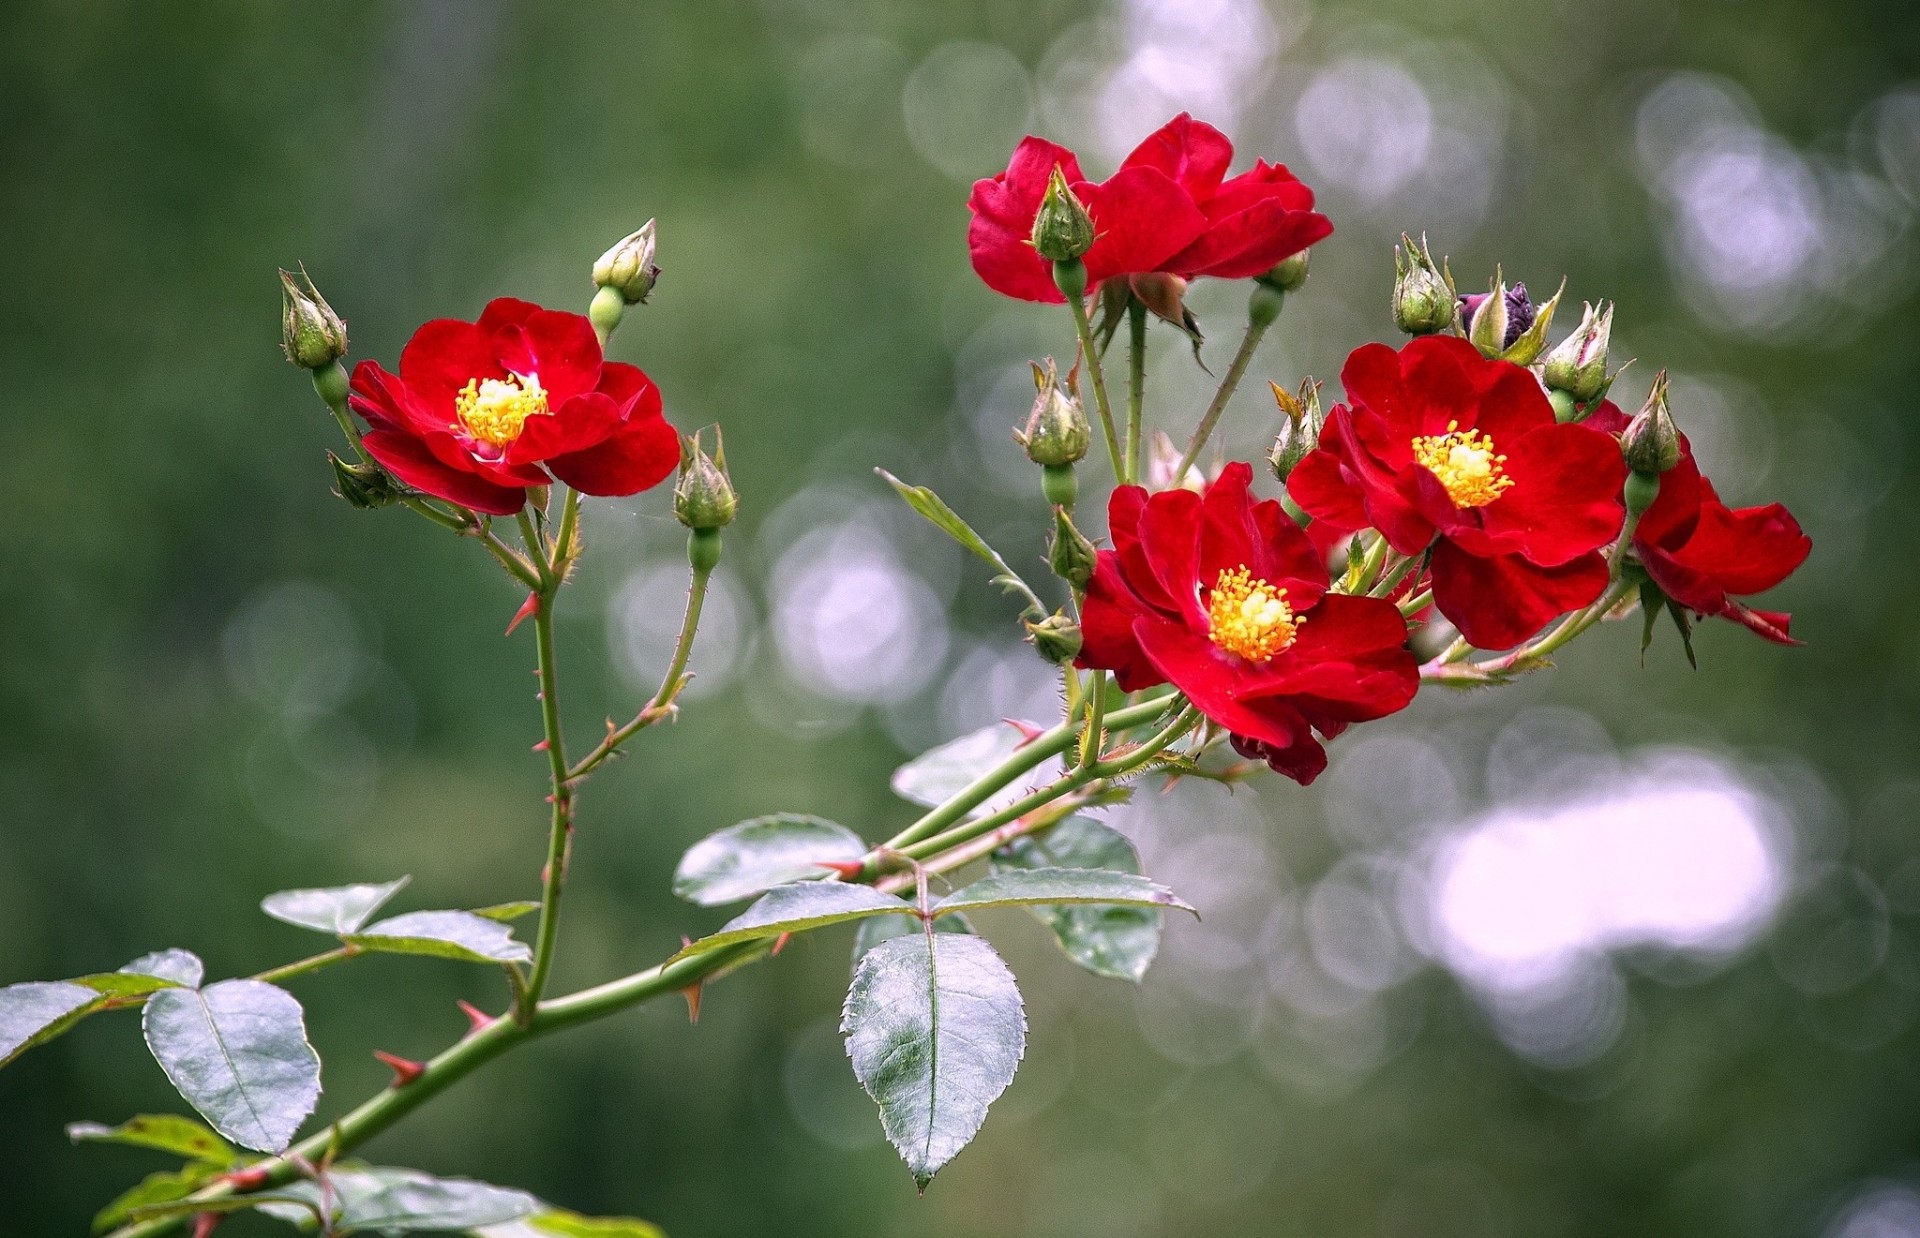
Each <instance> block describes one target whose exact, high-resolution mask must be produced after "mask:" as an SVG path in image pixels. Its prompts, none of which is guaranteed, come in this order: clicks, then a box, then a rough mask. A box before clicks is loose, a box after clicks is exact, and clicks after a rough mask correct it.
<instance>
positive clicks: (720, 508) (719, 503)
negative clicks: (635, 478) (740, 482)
mask: <svg viewBox="0 0 1920 1238" xmlns="http://www.w3.org/2000/svg"><path fill="white" fill-rule="evenodd" d="M714 440H715V447H714V450H715V455H714V456H709V455H707V453H706V452H705V451H704V450H702V448H701V446H700V436H699V435H698V434H695V435H693V436H692V437H690V438H688V439H687V440H686V441H685V442H684V443H683V444H682V445H681V450H680V480H679V481H677V482H675V483H674V486H673V517H674V519H676V520H678V521H679V522H680V523H681V524H683V525H685V526H687V527H688V528H689V529H723V528H725V527H726V526H728V525H730V524H732V523H733V518H734V515H735V514H736V513H737V512H738V511H739V510H740V500H739V497H738V496H737V495H735V494H734V492H733V482H732V480H731V479H729V478H728V476H727V448H726V444H725V443H724V442H723V441H721V440H720V432H719V430H718V429H716V430H715V431H714Z"/></svg>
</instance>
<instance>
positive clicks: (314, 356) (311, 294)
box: [280, 266, 347, 370]
mask: <svg viewBox="0 0 1920 1238" xmlns="http://www.w3.org/2000/svg"><path fill="white" fill-rule="evenodd" d="M280 296H281V305H282V317H281V332H280V338H281V344H282V346H283V347H285V349H286V352H287V360H289V361H291V362H293V363H294V364H295V365H297V366H299V367H301V368H302V369H306V370H321V369H325V368H326V367H328V366H330V365H332V364H333V363H334V362H336V361H338V360H340V358H342V357H344V356H346V355H347V324H346V323H344V322H341V321H340V315H338V314H336V313H334V312H333V307H332V306H331V305H328V304H327V299H326V298H325V297H323V296H321V295H320V290H319V289H317V288H315V287H314V286H313V280H311V279H310V278H308V276H307V268H306V267H305V266H302V267H301V268H300V273H299V274H298V275H295V274H294V273H293V272H291V271H282V272H280Z"/></svg>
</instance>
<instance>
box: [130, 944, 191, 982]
mask: <svg viewBox="0 0 1920 1238" xmlns="http://www.w3.org/2000/svg"><path fill="white" fill-rule="evenodd" d="M120 974H122V975H125V976H153V977H156V978H158V979H160V980H165V981H167V982H168V983H170V984H177V985H182V986H184V987H186V988H189V989H197V988H199V987H200V982H201V981H202V980H204V979H206V975H207V965H206V964H205V963H202V962H201V961H200V956H199V955H197V954H195V953H194V952H193V951H191V950H179V949H167V950H155V951H154V952H153V953H152V954H143V955H141V956H140V957H139V958H137V959H135V960H134V961H133V962H131V963H129V964H127V965H126V966H125V967H122V968H121V969H120Z"/></svg>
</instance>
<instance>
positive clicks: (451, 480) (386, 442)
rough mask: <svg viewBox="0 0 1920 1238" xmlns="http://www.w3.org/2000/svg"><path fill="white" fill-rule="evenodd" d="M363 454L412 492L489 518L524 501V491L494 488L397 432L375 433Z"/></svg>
mask: <svg viewBox="0 0 1920 1238" xmlns="http://www.w3.org/2000/svg"><path fill="white" fill-rule="evenodd" d="M361 442H362V445H363V446H365V447H366V449H367V454H368V455H370V456H372V457H373V458H374V459H375V460H377V461H379V462H380V466H381V467H382V468H384V469H386V470H387V472H389V473H392V474H393V475H394V476H395V477H397V478H399V479H400V480H401V481H403V482H405V483H406V484H407V485H409V486H412V487H413V488H414V489H415V490H419V491H422V492H423V493H426V494H430V495H433V496H434V497H435V498H439V499H446V500H447V501H448V502H450V503H458V504H460V506H462V507H471V508H472V509H473V510H474V511H477V512H486V513H487V514H489V515H493V516H511V515H513V514H514V513H515V512H517V511H519V510H520V508H521V506H522V505H523V504H524V503H525V502H526V500H527V492H526V491H525V490H520V489H515V488H512V487H508V486H496V485H494V484H493V483H491V482H489V481H486V480H484V479H482V478H480V477H477V476H475V475H474V474H472V473H465V472H461V471H460V470H459V469H456V468H452V467H450V466H448V465H447V464H445V463H443V462H442V461H440V460H439V459H438V458H436V457H435V456H434V454H433V453H432V452H430V451H428V450H427V448H426V445H425V444H424V443H422V442H421V441H420V439H418V438H416V437H414V436H413V435H410V434H402V433H400V432H399V431H397V430H375V431H373V432H372V433H370V434H368V435H367V436H366V437H365V438H364V439H362V440H361Z"/></svg>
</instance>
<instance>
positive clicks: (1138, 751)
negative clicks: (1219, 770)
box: [114, 697, 1199, 1238]
mask: <svg viewBox="0 0 1920 1238" xmlns="http://www.w3.org/2000/svg"><path fill="white" fill-rule="evenodd" d="M1173 699H1174V698H1171V697H1166V698H1160V699H1158V700H1154V701H1149V702H1147V703H1145V704H1142V705H1136V706H1133V707H1131V708H1128V709H1123V710H1117V711H1115V712H1114V713H1113V714H1112V715H1110V717H1109V721H1110V722H1111V723H1112V724H1113V725H1114V727H1115V729H1116V730H1117V729H1124V728H1126V727H1133V726H1138V725H1140V724H1142V723H1146V722H1151V721H1153V720H1154V719H1156V718H1158V717H1160V716H1161V715H1163V714H1164V713H1165V712H1166V709H1167V706H1168V705H1169V703H1170V702H1171V701H1172V700H1173ZM1198 716H1199V715H1198V714H1197V713H1196V712H1195V711H1194V710H1193V709H1192V708H1191V707H1186V708H1183V709H1182V710H1181V711H1180V712H1179V714H1178V715H1177V716H1176V717H1175V718H1174V719H1173V720H1172V721H1171V722H1169V723H1168V724H1167V725H1166V726H1165V727H1163V728H1162V729H1161V730H1160V731H1158V732H1157V733H1155V734H1154V735H1153V736H1152V737H1151V738H1149V739H1147V740H1146V741H1144V742H1142V743H1141V744H1140V745H1139V746H1137V747H1134V748H1129V749H1125V750H1122V751H1121V752H1118V753H1116V754H1114V755H1113V756H1111V757H1110V758H1108V759H1106V760H1103V761H1100V762H1097V763H1095V764H1094V765H1093V766H1092V767H1089V768H1081V769H1076V770H1074V771H1073V772H1072V773H1069V774H1067V775H1066V776H1065V777H1063V778H1061V779H1059V780H1057V781H1056V782H1054V783H1052V784H1050V785H1049V786H1048V787H1046V788H1043V789H1041V790H1039V791H1036V792H1034V793H1033V794H1031V795H1028V796H1026V797H1025V798H1024V799H1022V800H1021V801H1020V802H1019V803H1018V804H1016V805H1013V806H1012V807H1011V808H1009V809H1006V810H1002V811H1001V812H998V813H994V814H992V815H990V816H987V817H983V818H981V819H979V820H977V821H969V822H967V823H966V824H965V825H963V826H960V827H959V828H957V829H954V830H952V831H949V838H950V839H951V841H950V842H946V843H944V844H943V852H935V851H932V850H929V849H928V848H927V847H921V848H915V849H914V850H915V852H918V853H920V854H924V855H926V856H927V862H926V863H925V865H924V871H926V872H945V871H949V870H951V869H954V868H957V867H959V866H961V865H962V864H965V863H968V862H970V861H972V860H975V859H978V858H980V857H981V856H983V855H985V854H987V852H989V851H991V850H992V849H993V848H994V847H998V846H1001V845H1004V844H1005V843H1006V842H1008V841H1010V840H1011V839H1014V838H1017V837H1020V836H1021V835H1024V834H1031V833H1036V832H1038V831H1040V830H1043V829H1046V828H1047V827H1049V826H1051V825H1054V824H1055V823H1057V822H1058V821H1059V820H1061V819H1062V818H1063V817H1065V816H1066V815H1067V814H1068V813H1069V812H1071V811H1073V809H1075V808H1078V807H1080V806H1081V805H1082V804H1084V803H1087V802H1089V801H1090V800H1092V799H1093V798H1094V797H1095V796H1096V795H1097V794H1098V793H1099V791H1100V790H1103V789H1104V787H1105V784H1107V783H1109V782H1110V781H1111V780H1113V779H1116V778H1120V777H1123V776H1125V775H1127V774H1129V773H1132V772H1133V771H1135V770H1137V769H1139V768H1140V767H1142V766H1144V765H1146V764H1147V763H1148V762H1150V761H1151V760H1153V759H1154V758H1155V757H1156V756H1158V755H1159V754H1160V753H1161V752H1162V751H1163V750H1164V749H1165V748H1166V747H1167V746H1168V745H1170V744H1172V743H1173V742H1175V741H1176V740H1177V739H1179V738H1180V736H1181V735H1183V734H1185V733H1186V732H1187V730H1189V729H1190V728H1191V727H1192V725H1193V723H1194V722H1195V721H1196V720H1197V718H1198ZM1072 740H1073V731H1072V730H1071V729H1070V728H1068V727H1066V726H1064V725H1063V726H1060V727H1056V728H1054V730H1053V731H1050V732H1048V733H1047V735H1046V736H1043V737H1041V739H1037V740H1035V741H1034V742H1033V743H1032V744H1029V745H1027V747H1026V748H1024V749H1022V754H1025V753H1027V752H1028V751H1029V750H1031V749H1034V748H1040V749H1041V750H1042V751H1041V752H1040V753H1039V754H1038V755H1037V756H1035V757H1034V759H1032V760H1031V761H1029V762H1027V763H1025V764H1022V765H1020V766H1019V767H1018V768H1009V766H1010V765H1011V764H1012V763H1011V762H1009V763H1005V764H1003V765H1002V766H1001V767H1000V771H999V773H1000V778H999V781H998V782H997V783H994V784H993V785H990V786H987V787H985V788H984V790H983V791H981V793H980V797H979V798H984V797H985V796H986V795H991V794H992V793H993V792H994V791H996V790H999V789H1000V788H1001V787H1004V786H1005V785H1007V784H1008V783H1010V782H1012V781H1014V780H1015V779H1017V778H1018V777H1020V775H1021V774H1023V773H1025V772H1026V771H1027V770H1028V769H1031V768H1032V766H1033V765H1036V764H1038V763H1039V761H1040V760H1042V759H1044V758H1045V757H1046V756H1049V755H1057V754H1058V753H1059V752H1061V751H1063V750H1064V748H1065V747H1067V746H1068V745H1070V744H1071V743H1072ZM988 777H989V778H991V777H992V775H989V776H988ZM981 781H982V782H985V781H986V779H982V780H981ZM979 789H980V783H976V784H974V785H973V786H969V787H968V788H967V789H965V790H963V791H962V792H960V794H959V795H958V796H956V797H955V798H954V799H953V800H949V801H948V802H947V804H944V805H942V806H941V807H942V808H943V809H951V808H952V807H953V805H955V804H956V803H959V802H960V801H962V800H966V801H967V802H968V804H969V806H971V804H977V803H978V802H979V798H973V797H974V793H975V792H976V790H979ZM965 811H966V809H965V808H958V809H954V817H955V819H957V817H958V816H959V815H963V814H964V813H965ZM929 845H930V844H929ZM914 879H915V877H914V874H912V873H902V874H894V875H892V876H891V877H889V879H888V881H889V882H899V881H901V880H904V881H906V882H909V883H910V882H912V881H913V880H914ZM771 944H772V943H771V942H769V941H766V940H760V941H748V942H740V943H737V944H735V945H732V946H726V947H723V948H721V949H718V950H710V951H707V952H705V953H702V954H695V955H689V956H687V957H685V958H679V959H676V960H674V961H671V962H666V963H660V964H656V965H654V966H652V967H649V968H646V969H644V970H642V971H637V972H634V973H633V974H631V975H628V976H622V977H620V978H619V979H617V980H611V981H608V982H607V983H605V984H600V985H595V986H593V987H592V988H587V989H582V990H580V991H578V992H575V993H570V994H567V995H566V996H564V997H556V998H551V999H548V1000H545V1001H537V1002H534V1003H531V1004H530V1005H531V1008H530V1010H529V1011H528V1012H527V1014H526V1015H525V1017H523V1018H517V1019H516V1018H509V1017H506V1016H501V1017H499V1018H495V1019H494V1020H493V1021H491V1022H489V1023H487V1024H484V1025H483V1026H481V1027H479V1028H478V1029H476V1030H474V1031H473V1032H471V1033H469V1034H468V1035H467V1036H466V1037H464V1038H463V1039H461V1040H460V1041H459V1042H457V1043H456V1044H454V1045H452V1046H451V1047H450V1048H448V1049H446V1050H444V1051H443V1052H441V1053H440V1054H439V1055H437V1056H436V1057H434V1058H433V1059H432V1060H431V1061H429V1062H427V1063H426V1064H425V1067H424V1068H423V1069H422V1071H421V1072H420V1074H419V1075H418V1076H416V1077H415V1078H414V1079H412V1080H411V1081H410V1082H407V1083H395V1084H393V1085H391V1086H389V1087H387V1088H384V1089H382V1090H381V1091H380V1092H378V1093H376V1094H375V1095H374V1096H372V1097H371V1098H369V1099H368V1100H366V1101H364V1102H362V1103H361V1104H360V1105H359V1106H358V1107H357V1108H355V1109H353V1110H352V1111H350V1112H349V1113H347V1114H346V1115H345V1116H343V1117H341V1118H340V1119H338V1120H337V1121H335V1122H333V1123H332V1124H331V1125H329V1126H328V1127H326V1128H325V1129H324V1130H320V1131H316V1132H315V1133H314V1134H312V1135H310V1136H308V1137H307V1138H306V1139H304V1140H302V1141H301V1142H299V1143H297V1144H295V1145H294V1146H293V1147H292V1148H290V1149H288V1150H287V1151H286V1152H284V1153H282V1154H280V1155H279V1156H273V1157H268V1158H266V1159H264V1160H261V1161H258V1162H256V1163H254V1164H252V1165H250V1166H248V1167H247V1168H248V1170H249V1171H250V1173H249V1179H248V1186H247V1190H246V1192H242V1191H240V1190H239V1189H238V1188H236V1187H235V1185H234V1184H233V1182H232V1181H231V1180H221V1181H217V1182H215V1183H214V1184H212V1185H210V1186H207V1187H203V1188H201V1190H199V1191H198V1192H196V1193H195V1194H194V1195H193V1196H191V1197H190V1200H189V1201H188V1202H192V1203H202V1204H208V1205H214V1204H217V1203H219V1202H221V1201H223V1200H229V1199H232V1198H233V1197H234V1196H236V1195H238V1194H242V1193H251V1192H255V1191H262V1190H268V1189H271V1188H273V1187H277V1186H282V1185H285V1184H286V1183H288V1182H291V1181H293V1180H294V1179H296V1178H299V1177H302V1176H303V1175H304V1173H305V1168H304V1167H306V1166H311V1165H312V1164H314V1163H315V1162H318V1161H320V1160H322V1158H325V1157H328V1156H329V1155H331V1156H339V1155H343V1154H345V1153H348V1152H351V1151H353V1150H354V1149H355V1148H358V1147H359V1146H360V1145H361V1144H364V1143H365V1142H366V1141H367V1140H369V1139H372V1138H373V1137H374V1136H376V1135H378V1134H380V1133H381V1132H383V1131H385V1130H387V1129H388V1128H389V1127H391V1126H393V1125H394V1124H395V1123H397V1122H398V1121H399V1120H400V1119H401V1118H403V1117H405V1116H406V1115H407V1114H409V1113H411V1112H413V1111H414V1110H415V1109H417V1108H419V1107H420V1106H421V1105H422V1104H424V1103H425V1102H426V1101H428V1100H430V1099H432V1098H433V1097H435V1096H437V1095H439V1094H440V1093H441V1092H443V1091H445V1090H446V1089H447V1088H448V1087H450V1086H452V1085H453V1084H454V1083H457V1082H458V1081H459V1080H461V1079H463V1078H465V1077H466V1076H468V1075H470V1074H472V1073H473V1072H474V1071H476V1070H478V1069H479V1068H480V1067H481V1066H484V1065H486V1064H487V1063H488V1062H490V1061H492V1060H493V1059H494V1058H496V1057H498V1056H500V1055H501V1054H502V1053H505V1052H506V1051H507V1050H509V1049H511V1048H514V1047H515V1046H517V1045H520V1044H522V1043H524V1042H526V1041H530V1040H534V1039H537V1038H539V1037H541V1036H545V1035H547V1034H549V1033H551V1032H556V1031H560V1030H563V1029H565V1028H569V1027H573V1026H576V1025H578V1024H581V1023H589V1022H592V1021H594V1020H596V1019H601V1018H605V1017H606V1016H608V1015H611V1014H615V1013H617V1012H619V1011H621V1010H625V1009H627V1008H628V1007H630V1006H636V1005H639V1004H640V1003H642V1002H645V1001H649V1000H651V999H653V998H656V997H661V996H664V995H666V994H669V993H677V992H681V991H682V990H685V989H688V988H691V987H693V986H694V985H697V984H700V983H703V982H704V981H707V980H709V979H711V978H713V977H716V976H718V975H720V974H721V973H723V972H726V971H729V970H731V969H733V968H734V967H737V966H739V965H741V964H743V963H746V962H749V961H751V960H753V959H755V958H757V957H759V956H761V955H764V954H766V953H768V951H769V949H770V947H771ZM336 953H337V952H336ZM170 1206H172V1205H170ZM192 1215H193V1214H192V1213H191V1212H174V1213H170V1214H168V1215H165V1216H157V1217H153V1218H151V1219H148V1220H142V1221H136V1222H135V1223H133V1224H130V1225H127V1226H125V1227H123V1228H121V1229H119V1230H117V1231H115V1234H114V1238H158V1236H159V1235H161V1234H166V1233H171V1232H173V1231H175V1230H177V1229H178V1228H180V1227H181V1226H183V1225H185V1224H186V1223H187V1222H188V1221H189V1219H190V1218H191V1217H192Z"/></svg>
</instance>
